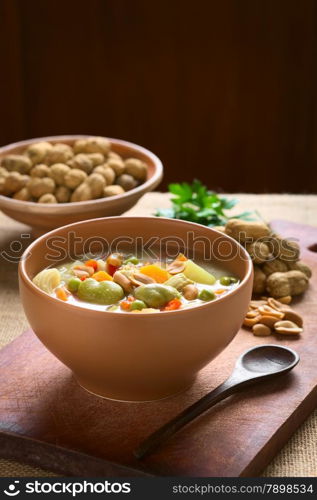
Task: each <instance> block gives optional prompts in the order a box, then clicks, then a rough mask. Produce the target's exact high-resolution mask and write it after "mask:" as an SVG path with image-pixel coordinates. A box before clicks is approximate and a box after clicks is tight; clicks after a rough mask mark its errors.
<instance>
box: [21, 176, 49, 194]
mask: <svg viewBox="0 0 317 500" xmlns="http://www.w3.org/2000/svg"><path fill="white" fill-rule="evenodd" d="M28 189H29V191H30V193H31V196H34V198H40V197H41V196H42V195H43V194H47V193H53V191H54V189H55V182H54V181H53V179H51V178H50V177H42V178H39V177H32V178H31V180H30V182H29V183H28Z"/></svg>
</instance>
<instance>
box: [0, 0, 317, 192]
mask: <svg viewBox="0 0 317 500" xmlns="http://www.w3.org/2000/svg"><path fill="white" fill-rule="evenodd" d="M316 32H317V30H316V2H315V1H314V0H301V1H299V0H278V1H274V0H257V1H254V0H244V1H239V0H223V1H215V0H214V1H211V0H199V1H198V2H195V3H193V2H184V1H182V0H174V1H172V2H171V1H170V0H160V1H156V2H151V1H148V0H133V1H127V0H90V1H89V2H87V1H86V0H68V1H67V2H62V1H61V0H59V1H57V0H45V1H43V0H1V2H0V58H1V71H2V74H3V78H1V79H0V107H1V123H0V145H4V144H7V143H9V142H13V141H16V140H21V139H27V138H31V137H39V136H43V135H54V134H62V133H84V134H86V133H87V134H98V135H108V136H110V137H118V138H122V139H126V140H131V141H132V142H136V143H138V144H141V145H143V146H145V147H148V148H149V149H151V150H153V151H154V152H155V153H156V154H157V155H158V156H159V157H160V158H161V159H162V161H163V163H164V165H165V167H166V175H165V180H164V184H163V186H164V187H166V185H167V183H168V182H171V181H181V180H192V178H193V177H194V176H197V177H199V178H201V179H202V180H203V181H204V182H206V183H208V184H209V187H210V188H215V189H217V188H219V189H223V190H225V191H227V192H237V191H249V192H277V191H278V192H312V193H314V192H316V189H317V169H316V168H315V165H316V159H317V147H316V144H317V143H316V139H315V138H316V126H317V120H316V112H317V107H316V103H317V99H316V92H317V86H316V78H317V71H316V68H317V66H316ZM9 41H10V42H9Z"/></svg>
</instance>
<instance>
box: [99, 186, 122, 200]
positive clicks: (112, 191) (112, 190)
mask: <svg viewBox="0 0 317 500" xmlns="http://www.w3.org/2000/svg"><path fill="white" fill-rule="evenodd" d="M124 192H125V191H124V189H123V188H122V187H121V186H106V187H105V188H104V190H103V195H104V197H105V198H108V197H109V196H117V195H119V194H124Z"/></svg>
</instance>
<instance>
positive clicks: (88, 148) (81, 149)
mask: <svg viewBox="0 0 317 500" xmlns="http://www.w3.org/2000/svg"><path fill="white" fill-rule="evenodd" d="M110 146H111V144H110V141H109V140H108V139H107V138H106V137H88V138H87V139H79V140H77V141H76V142H75V144H74V152H75V153H76V154H77V153H101V154H103V155H107V154H108V153H109V151H110Z"/></svg>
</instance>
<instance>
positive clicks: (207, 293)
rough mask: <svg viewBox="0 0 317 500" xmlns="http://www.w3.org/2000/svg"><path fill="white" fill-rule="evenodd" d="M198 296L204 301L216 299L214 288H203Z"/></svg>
mask: <svg viewBox="0 0 317 500" xmlns="http://www.w3.org/2000/svg"><path fill="white" fill-rule="evenodd" d="M198 298H199V299H200V300H203V301H204V302H208V301H209V300H214V299H215V298H216V295H215V294H214V292H213V291H212V290H206V289H205V288H204V289H203V290H201V291H200V292H199V294H198Z"/></svg>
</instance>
